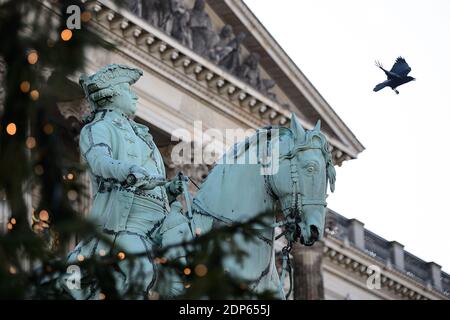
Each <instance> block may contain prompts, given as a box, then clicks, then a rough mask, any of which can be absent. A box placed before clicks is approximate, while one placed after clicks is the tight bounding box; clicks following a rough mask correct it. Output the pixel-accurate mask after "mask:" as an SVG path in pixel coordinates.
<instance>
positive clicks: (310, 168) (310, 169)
mask: <svg viewBox="0 0 450 320" xmlns="http://www.w3.org/2000/svg"><path fill="white" fill-rule="evenodd" d="M306 170H308V172H313V171H314V167H312V166H310V167H308V168H307V169H306Z"/></svg>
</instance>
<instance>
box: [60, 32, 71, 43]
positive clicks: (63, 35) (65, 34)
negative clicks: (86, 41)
mask: <svg viewBox="0 0 450 320" xmlns="http://www.w3.org/2000/svg"><path fill="white" fill-rule="evenodd" d="M72 36H73V33H72V30H70V29H64V30H63V31H62V32H61V39H62V40H63V41H69V40H70V39H72Z"/></svg>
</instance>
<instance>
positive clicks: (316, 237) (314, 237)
mask: <svg viewBox="0 0 450 320" xmlns="http://www.w3.org/2000/svg"><path fill="white" fill-rule="evenodd" d="M309 229H310V230H311V241H317V240H319V229H317V227H316V226H310V227H309Z"/></svg>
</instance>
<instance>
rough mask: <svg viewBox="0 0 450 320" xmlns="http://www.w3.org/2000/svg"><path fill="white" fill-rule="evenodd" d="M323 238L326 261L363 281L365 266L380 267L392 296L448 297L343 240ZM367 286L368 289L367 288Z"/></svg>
mask: <svg viewBox="0 0 450 320" xmlns="http://www.w3.org/2000/svg"><path fill="white" fill-rule="evenodd" d="M324 242H325V246H324V258H325V259H326V261H329V262H331V263H333V264H334V265H336V266H339V269H340V270H342V271H347V272H350V273H351V274H352V275H358V279H359V281H357V282H358V283H363V284H365V282H366V280H367V278H368V277H369V276H370V274H369V273H368V272H367V270H368V268H369V267H370V266H377V267H379V269H380V270H381V288H382V289H384V290H383V291H385V292H389V293H390V294H391V295H393V296H398V297H399V298H401V299H412V300H429V299H442V300H447V299H449V297H447V296H445V295H444V294H442V293H441V292H439V291H436V290H435V289H434V288H432V287H431V286H430V285H423V284H422V283H420V282H418V281H416V280H415V279H413V278H411V277H409V276H407V275H406V274H404V273H402V272H399V271H397V270H395V269H393V268H390V267H388V266H386V265H384V264H382V263H380V262H379V261H378V260H376V259H374V258H373V257H370V256H368V255H366V254H364V252H362V251H360V250H358V249H356V248H353V247H351V246H349V245H346V244H344V242H342V241H340V240H338V239H336V238H333V237H326V238H325V241H324ZM335 272H336V271H335ZM366 290H369V289H367V288H366ZM377 291H378V290H373V293H374V294H377V295H379V294H380V293H382V292H377Z"/></svg>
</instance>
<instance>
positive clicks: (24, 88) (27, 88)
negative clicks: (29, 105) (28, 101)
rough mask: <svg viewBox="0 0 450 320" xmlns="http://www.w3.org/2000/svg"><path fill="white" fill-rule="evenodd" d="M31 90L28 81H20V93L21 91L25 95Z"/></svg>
mask: <svg viewBox="0 0 450 320" xmlns="http://www.w3.org/2000/svg"><path fill="white" fill-rule="evenodd" d="M30 88H31V84H30V83H29V82H28V81H22V82H21V83H20V91H22V92H23V93H27V92H28V91H30Z"/></svg>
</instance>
